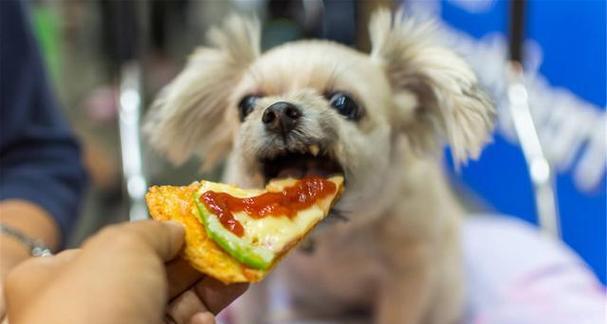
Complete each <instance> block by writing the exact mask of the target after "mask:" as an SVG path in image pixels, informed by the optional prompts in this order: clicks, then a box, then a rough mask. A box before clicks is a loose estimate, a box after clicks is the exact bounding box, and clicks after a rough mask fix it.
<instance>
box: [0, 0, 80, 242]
mask: <svg viewBox="0 0 607 324" xmlns="http://www.w3.org/2000/svg"><path fill="white" fill-rule="evenodd" d="M25 10H26V8H25V7H24V4H23V3H21V2H18V1H7V0H2V1H0V200H5V199H9V198H18V199H24V200H27V201H30V202H33V203H35V204H37V205H38V206H40V207H42V208H43V209H45V210H46V211H48V212H49V213H50V215H52V217H53V218H54V219H55V220H56V222H57V225H58V226H59V228H60V229H61V232H62V234H63V235H62V236H63V238H64V239H65V237H66V236H67V235H68V233H69V230H70V228H71V227H72V225H73V224H74V223H75V220H76V217H77V214H78V211H79V210H78V209H79V208H78V207H79V203H80V201H81V199H82V195H83V191H84V187H85V178H86V176H85V172H84V169H83V166H82V163H81V160H80V149H79V146H78V143H77V142H76V140H75V139H74V136H73V134H72V133H71V131H70V129H69V127H68V125H67V123H66V122H65V120H64V119H63V117H62V116H61V112H60V109H59V107H58V104H57V101H56V99H55V97H54V96H53V94H52V93H51V91H50V88H49V86H48V84H47V77H46V74H45V71H44V65H43V63H42V59H41V57H40V54H39V51H38V47H37V44H36V42H35V40H34V37H33V35H32V33H31V30H30V26H29V21H28V17H27V16H26V14H25Z"/></svg>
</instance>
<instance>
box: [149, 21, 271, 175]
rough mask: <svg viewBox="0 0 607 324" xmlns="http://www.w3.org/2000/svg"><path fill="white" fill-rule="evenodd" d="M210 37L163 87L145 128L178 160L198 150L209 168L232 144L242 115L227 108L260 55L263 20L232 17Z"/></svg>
mask: <svg viewBox="0 0 607 324" xmlns="http://www.w3.org/2000/svg"><path fill="white" fill-rule="evenodd" d="M207 41H208V44H209V45H208V46H203V47H200V48H198V49H196V51H195V52H194V53H193V54H192V55H191V56H190V58H189V60H188V63H187V65H186V67H185V69H184V70H183V71H182V72H181V73H180V74H179V75H178V76H177V77H176V78H175V79H174V80H173V81H172V82H171V83H170V84H169V85H168V86H166V87H165V88H164V89H163V90H162V91H161V92H160V95H159V96H158V98H157V99H156V100H155V102H154V103H153V104H152V107H151V109H150V112H149V114H148V115H147V117H146V121H145V123H144V127H143V130H144V133H145V135H146V136H147V138H148V140H149V142H150V144H151V145H152V147H153V148H155V149H157V150H158V151H160V152H162V153H164V154H166V155H167V156H168V158H169V159H170V160H171V161H172V162H173V163H175V164H181V163H183V162H185V161H187V160H188V159H189V158H190V157H191V156H192V155H198V156H200V157H201V158H202V159H203V161H204V164H203V168H207V169H208V168H210V167H212V166H213V165H215V164H216V163H217V162H218V161H220V160H222V159H223V158H224V157H225V155H226V154H227V153H228V152H229V150H230V149H231V146H232V136H233V132H234V130H235V129H236V127H237V124H236V122H237V118H233V119H234V120H232V119H230V118H226V117H227V116H231V115H230V114H227V109H226V108H228V104H229V100H230V98H231V95H232V92H233V90H234V87H235V86H236V84H237V83H238V80H239V79H240V78H241V76H242V74H243V72H244V71H245V70H246V68H247V67H248V66H249V65H250V64H251V63H252V62H253V61H254V60H255V59H256V58H257V57H258V56H259V55H260V26H259V22H258V20H257V19H253V18H243V17H240V16H236V15H234V16H231V17H229V18H228V19H227V20H226V21H225V23H224V24H223V25H222V26H221V27H219V28H217V27H216V28H212V29H210V30H209V32H208V34H207Z"/></svg>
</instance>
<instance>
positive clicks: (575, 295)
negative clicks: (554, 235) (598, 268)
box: [462, 216, 607, 324]
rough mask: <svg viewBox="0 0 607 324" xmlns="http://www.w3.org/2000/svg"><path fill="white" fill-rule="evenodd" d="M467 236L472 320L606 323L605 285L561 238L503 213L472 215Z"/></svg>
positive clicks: (482, 322)
mask: <svg viewBox="0 0 607 324" xmlns="http://www.w3.org/2000/svg"><path fill="white" fill-rule="evenodd" d="M462 240H463V248H464V256H465V271H466V275H467V280H468V310H467V314H468V316H467V320H466V321H465V322H466V323H476V324H531V323H533V324H536V323H551V324H570V323H571V324H573V323H575V324H585V323H588V324H591V323H592V324H598V323H605V320H606V313H605V312H606V308H605V307H606V305H607V304H606V301H607V299H606V295H605V288H604V287H603V286H602V285H601V284H600V283H599V281H598V279H597V278H596V276H595V275H594V274H593V273H592V272H591V271H590V270H589V269H588V267H587V266H586V264H584V262H583V261H582V260H581V259H580V258H579V257H578V256H577V255H576V254H575V253H573V251H572V250H571V249H570V248H569V247H567V246H566V245H565V244H563V243H562V242H561V241H556V240H553V239H551V238H549V237H547V236H545V235H544V234H542V233H540V232H539V231H538V230H537V229H535V228H534V227H532V226H530V225H528V224H526V223H524V222H522V221H519V220H515V219H513V218H507V217H498V216H485V217H474V218H471V219H468V220H466V222H465V224H464V227H463V235H462Z"/></svg>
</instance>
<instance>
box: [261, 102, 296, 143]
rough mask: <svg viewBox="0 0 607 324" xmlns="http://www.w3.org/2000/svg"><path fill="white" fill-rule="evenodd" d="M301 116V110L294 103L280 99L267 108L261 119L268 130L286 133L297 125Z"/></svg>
mask: <svg viewBox="0 0 607 324" xmlns="http://www.w3.org/2000/svg"><path fill="white" fill-rule="evenodd" d="M300 117H301V110H299V108H297V107H296V106H295V105H294V104H292V103H288V102H284V101H279V102H276V103H274V104H272V105H271V106H270V107H268V108H266V110H265V111H264V112H263V115H262V116H261V121H263V123H264V124H265V125H266V129H267V130H270V131H273V132H276V133H281V134H283V135H285V134H287V133H288V132H290V131H291V130H293V128H295V126H297V123H298V122H299V118H300Z"/></svg>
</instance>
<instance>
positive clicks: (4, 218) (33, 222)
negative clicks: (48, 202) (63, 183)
mask: <svg viewBox="0 0 607 324" xmlns="http://www.w3.org/2000/svg"><path fill="white" fill-rule="evenodd" d="M0 223H1V224H4V225H6V226H8V227H10V228H11V229H14V230H17V231H18V232H19V233H22V234H23V235H25V236H26V237H28V238H29V239H31V240H34V241H39V242H40V243H41V244H43V245H45V246H47V247H49V248H51V249H53V248H55V247H57V245H58V242H59V240H60V238H59V230H58V227H57V224H56V223H55V221H54V220H53V218H52V217H51V216H50V215H49V214H48V213H47V212H46V211H45V210H44V209H42V208H40V207H38V206H37V205H35V204H33V203H30V202H27V201H24V200H5V201H2V202H0ZM3 236H7V235H3ZM17 241H18V240H17ZM26 249H27V245H26ZM28 254H29V253H28Z"/></svg>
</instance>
